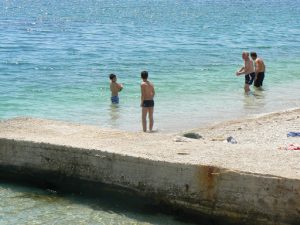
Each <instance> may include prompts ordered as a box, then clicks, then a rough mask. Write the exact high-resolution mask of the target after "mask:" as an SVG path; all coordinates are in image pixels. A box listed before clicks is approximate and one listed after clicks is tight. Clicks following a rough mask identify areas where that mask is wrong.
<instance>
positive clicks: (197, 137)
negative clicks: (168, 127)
mask: <svg viewBox="0 0 300 225" xmlns="http://www.w3.org/2000/svg"><path fill="white" fill-rule="evenodd" d="M183 137H186V138H193V139H200V138H202V136H201V135H200V134H198V133H194V132H189V133H184V134H183Z"/></svg>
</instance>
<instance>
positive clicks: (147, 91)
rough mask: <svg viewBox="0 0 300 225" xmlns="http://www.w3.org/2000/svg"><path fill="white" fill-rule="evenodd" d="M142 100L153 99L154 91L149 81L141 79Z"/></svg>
mask: <svg viewBox="0 0 300 225" xmlns="http://www.w3.org/2000/svg"><path fill="white" fill-rule="evenodd" d="M141 89H142V100H153V98H154V95H155V91H154V86H153V84H152V83H151V82H150V81H148V80H147V81H143V82H142V83H141Z"/></svg>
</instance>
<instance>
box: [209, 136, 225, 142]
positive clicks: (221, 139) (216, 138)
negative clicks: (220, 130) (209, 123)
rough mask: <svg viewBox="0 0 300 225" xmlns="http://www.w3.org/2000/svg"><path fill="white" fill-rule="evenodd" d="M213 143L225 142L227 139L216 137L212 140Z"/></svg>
mask: <svg viewBox="0 0 300 225" xmlns="http://www.w3.org/2000/svg"><path fill="white" fill-rule="evenodd" d="M211 140H212V141H225V140H226V138H225V137H215V138H212V139H211Z"/></svg>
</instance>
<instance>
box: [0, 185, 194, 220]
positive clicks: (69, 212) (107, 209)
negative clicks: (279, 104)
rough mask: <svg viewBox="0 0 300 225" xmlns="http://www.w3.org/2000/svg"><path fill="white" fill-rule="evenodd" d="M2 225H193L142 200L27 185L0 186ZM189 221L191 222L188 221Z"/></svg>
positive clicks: (113, 194)
mask: <svg viewBox="0 0 300 225" xmlns="http://www.w3.org/2000/svg"><path fill="white" fill-rule="evenodd" d="M0 199H1V202H0V224H3V225H6V224H7V225H8V224H9V225H10V224H103V225H109V224H111V225H113V224H120V225H121V224H124V225H125V224H132V225H134V224H136V225H137V224H139V225H150V224H161V225H167V224H169V225H193V224H194V223H190V222H184V221H187V218H183V217H181V218H180V217H179V216H178V215H172V214H166V213H163V212H161V211H160V210H159V208H157V207H156V206H154V205H151V204H150V203H149V201H148V202H143V200H142V199H139V198H135V199H132V197H128V196H126V195H122V194H121V193H116V192H115V193H112V192H109V191H104V192H103V193H101V194H98V195H96V196H92V195H82V194H78V193H73V194H72V193H57V192H56V191H54V190H50V189H41V188H38V187H35V186H32V185H29V184H25V183H13V182H11V181H10V182H5V181H1V182H0ZM189 220H190V219H189Z"/></svg>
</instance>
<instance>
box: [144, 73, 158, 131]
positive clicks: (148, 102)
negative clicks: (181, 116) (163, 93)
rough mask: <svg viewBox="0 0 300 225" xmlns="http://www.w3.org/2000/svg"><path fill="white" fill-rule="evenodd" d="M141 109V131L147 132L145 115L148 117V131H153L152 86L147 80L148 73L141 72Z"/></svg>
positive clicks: (153, 91) (153, 93)
mask: <svg viewBox="0 0 300 225" xmlns="http://www.w3.org/2000/svg"><path fill="white" fill-rule="evenodd" d="M141 78H142V80H143V81H142V83H141V107H142V126H143V131H144V132H146V131H147V115H148V117H149V130H150V132H151V131H152V129H153V124H154V120H153V112H154V100H153V98H154V95H155V90H154V85H153V84H152V83H151V82H150V81H149V80H148V72H147V71H142V72H141Z"/></svg>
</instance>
